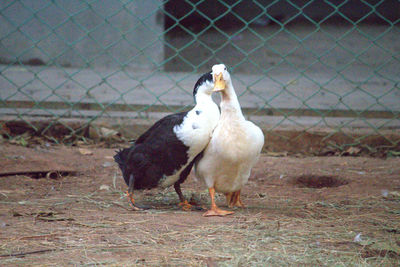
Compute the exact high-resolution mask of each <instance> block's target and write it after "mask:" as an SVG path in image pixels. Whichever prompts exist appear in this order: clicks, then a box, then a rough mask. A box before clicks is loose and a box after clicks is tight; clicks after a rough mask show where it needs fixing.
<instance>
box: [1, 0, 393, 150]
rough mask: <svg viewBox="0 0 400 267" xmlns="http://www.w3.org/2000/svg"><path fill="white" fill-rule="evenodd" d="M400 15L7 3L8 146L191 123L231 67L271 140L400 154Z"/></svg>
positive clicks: (303, 6) (292, 7) (281, 0)
mask: <svg viewBox="0 0 400 267" xmlns="http://www.w3.org/2000/svg"><path fill="white" fill-rule="evenodd" d="M399 14H400V1H397V0H396V1H392V0H386V1H385V0H381V1H378V0H374V1H372V0H370V1H367V0H336V1H334V0H330V1H328V0H324V1H317V0H310V1H305V0H298V1H296V0H275V1H272V0H258V1H256V0H253V1H250V0H242V1H228V0H225V1H222V0H219V1H201V0H185V1H184V0H176V1H161V0H152V1H128V0H110V1H93V0H86V1H77V0H73V1H67V0H35V1H34V0H31V1H30V0H25V1H24V0H14V1H12V0H5V1H1V3H0V63H1V65H0V114H1V116H2V119H1V121H0V127H1V134H2V136H3V137H5V138H10V139H17V138H19V137H20V136H21V134H23V133H24V131H26V129H29V131H30V132H33V133H35V134H37V135H41V136H44V137H46V138H49V139H50V140H53V141H56V142H59V141H68V140H70V138H71V137H74V136H80V137H82V138H84V137H85V136H87V131H88V127H89V126H90V127H91V126H93V125H94V124H96V122H99V121H104V120H108V122H107V125H111V126H110V128H111V127H114V128H115V127H116V128H115V129H116V130H117V131H123V129H124V127H125V126H126V121H128V124H129V123H130V122H129V121H130V120H131V119H145V120H149V121H152V120H154V119H158V118H160V117H162V116H164V115H165V114H168V113H171V112H177V111H180V110H184V109H187V108H188V107H189V106H191V105H192V104H193V100H192V96H191V91H192V88H193V85H194V83H195V81H196V79H197V77H199V75H200V74H201V73H203V72H205V71H209V70H210V68H211V66H212V65H213V64H215V63H221V62H222V63H225V64H226V65H227V66H228V67H229V70H230V72H231V73H232V77H233V80H234V81H233V82H234V86H235V89H236V91H237V93H238V95H239V101H240V102H241V105H242V107H243V109H244V111H245V114H246V115H247V116H248V117H249V118H250V119H251V120H253V121H255V122H256V123H258V124H260V125H261V126H263V128H264V129H265V130H266V131H267V132H268V133H269V134H271V135H272V136H276V137H280V138H283V139H287V140H290V141H292V142H293V141H294V142H302V139H303V138H304V135H305V133H307V132H311V131H319V130H321V129H325V130H326V129H328V131H327V134H326V135H324V137H323V139H324V140H328V139H329V138H331V137H333V136H335V135H337V134H341V135H343V136H345V137H346V138H345V139H343V140H344V141H343V142H342V143H340V142H337V143H331V144H333V145H334V146H335V145H336V146H339V147H341V148H342V149H343V147H346V146H354V145H360V144H363V143H367V146H368V147H369V149H372V150H374V149H375V150H376V149H377V148H379V147H385V148H388V149H389V150H391V151H392V152H393V153H397V151H398V149H399V141H400V139H399V135H398V133H399V127H400V121H399V111H400V86H399V84H400V64H399V63H400V31H399V29H400V28H399V19H400V15H399ZM125 119H126V120H125ZM21 122H23V123H24V125H25V126H24V127H22V128H23V129H22V128H21V126H20V125H21V124H20V123H21ZM290 127H292V128H294V129H296V130H297V132H296V134H290V135H285V134H284V133H283V132H282V129H286V128H290ZM95 128H96V129H97V130H96V131H98V129H99V127H95ZM100 128H101V127H100ZM55 129H56V130H57V129H58V130H59V132H60V131H61V133H62V137H61V138H56V137H55V134H54V132H55ZM60 129H62V130H60ZM101 129H103V131H106V132H107V129H108V128H107V127H103V128H101ZM108 130H109V129H108ZM109 132H112V131H109ZM109 132H108V133H109ZM106 134H107V133H106ZM377 137H379V138H378V139H376V138H377ZM368 140H369V141H368ZM371 140H372V141H371ZM377 140H380V141H377Z"/></svg>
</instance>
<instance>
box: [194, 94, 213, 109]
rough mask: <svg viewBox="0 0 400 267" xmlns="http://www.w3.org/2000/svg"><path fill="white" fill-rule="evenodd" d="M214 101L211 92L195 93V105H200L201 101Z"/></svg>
mask: <svg viewBox="0 0 400 267" xmlns="http://www.w3.org/2000/svg"><path fill="white" fill-rule="evenodd" d="M210 102H213V103H214V101H213V100H212V97H211V94H206V93H198V94H197V95H196V106H197V105H202V104H203V103H206V104H208V103H210Z"/></svg>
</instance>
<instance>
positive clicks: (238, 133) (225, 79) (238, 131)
mask: <svg viewBox="0 0 400 267" xmlns="http://www.w3.org/2000/svg"><path fill="white" fill-rule="evenodd" d="M212 73H213V76H214V83H215V88H214V91H218V92H220V95H221V102H220V109H221V116H220V119H219V121H218V125H217V126H216V128H215V130H214V132H213V134H212V137H211V140H210V142H209V144H208V145H207V147H206V148H205V150H204V151H203V153H202V154H201V157H200V156H199V157H198V158H197V159H196V162H195V164H194V171H195V175H196V177H197V178H198V179H200V180H203V181H204V182H205V184H206V186H207V187H208V191H209V194H210V198H211V209H209V210H207V211H206V212H205V213H204V214H203V216H225V215H229V214H232V213H233V212H232V211H228V210H222V209H220V208H218V207H217V205H216V203H215V192H220V193H224V194H225V196H226V200H227V204H228V206H229V207H234V206H237V207H244V204H243V202H242V200H241V198H240V191H241V188H242V186H243V185H244V184H245V183H247V181H248V179H249V176H250V172H251V169H252V167H253V166H254V165H255V164H256V163H257V161H258V159H259V157H260V153H261V150H262V148H263V145H264V134H263V132H262V131H261V129H260V128H259V127H258V126H257V125H255V124H254V123H253V122H251V121H248V120H246V119H245V117H244V116H243V113H242V110H241V107H240V104H239V101H238V98H237V96H236V93H235V90H234V88H233V85H232V80H231V77H230V74H229V72H228V71H227V68H226V66H225V65H224V64H217V65H214V66H213V67H212Z"/></svg>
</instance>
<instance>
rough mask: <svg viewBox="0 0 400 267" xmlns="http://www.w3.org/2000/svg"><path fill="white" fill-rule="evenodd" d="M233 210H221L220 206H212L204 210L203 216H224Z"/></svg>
mask: <svg viewBox="0 0 400 267" xmlns="http://www.w3.org/2000/svg"><path fill="white" fill-rule="evenodd" d="M233 213H234V212H233V211H228V210H221V209H220V208H212V209H210V210H208V211H206V212H205V213H204V214H203V216H204V217H209V216H226V215H230V214H233Z"/></svg>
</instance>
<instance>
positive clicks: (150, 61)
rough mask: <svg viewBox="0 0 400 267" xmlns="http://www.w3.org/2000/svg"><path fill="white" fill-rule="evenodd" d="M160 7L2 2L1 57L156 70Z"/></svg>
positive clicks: (113, 0) (66, 0)
mask: <svg viewBox="0 0 400 267" xmlns="http://www.w3.org/2000/svg"><path fill="white" fill-rule="evenodd" d="M159 8H161V9H162V4H161V1H160V0H152V1H125V2H124V1H117V0H107V1H96V2H93V1H78V0H60V1H50V0H27V1H7V0H2V1H0V36H1V37H0V38H1V39H0V60H1V62H2V63H6V64H10V63H18V62H22V63H31V64H35V63H36V64H40V63H45V64H49V65H61V66H66V67H68V66H72V67H93V66H95V67H114V66H117V67H121V66H128V67H137V68H141V69H155V68H157V64H159V63H160V62H162V60H163V58H164V55H163V42H162V41H163V27H164V26H163V24H164V23H163V18H162V16H160V15H159ZM139 18H141V19H142V21H140V20H139Z"/></svg>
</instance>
